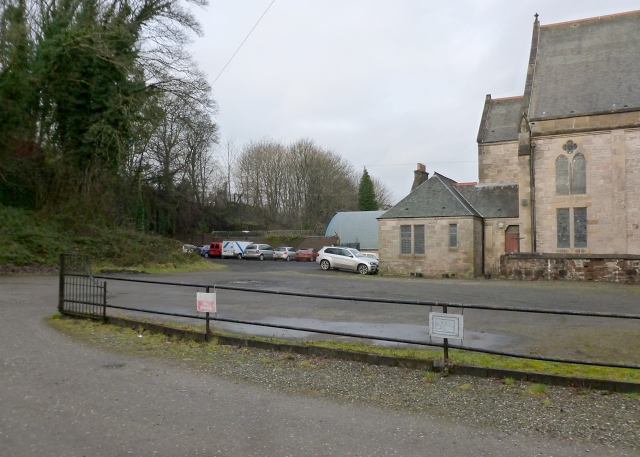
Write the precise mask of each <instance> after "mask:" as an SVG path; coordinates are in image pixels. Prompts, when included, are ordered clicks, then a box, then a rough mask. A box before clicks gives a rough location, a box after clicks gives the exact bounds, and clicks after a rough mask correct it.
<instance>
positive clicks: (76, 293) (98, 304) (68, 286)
mask: <svg viewBox="0 0 640 457" xmlns="http://www.w3.org/2000/svg"><path fill="white" fill-rule="evenodd" d="M107 281H120V282H131V283H141V284H153V285H157V286H165V287H187V288H195V289H205V290H206V291H207V292H209V290H210V289H219V290H229V291H237V292H249V293H256V294H270V295H280V296H291V297H304V298H316V299H324V300H343V301H347V302H349V301H357V302H369V303H383V304H394V305H409V306H425V307H430V308H431V309H432V308H433V307H438V308H442V311H443V312H444V313H447V312H450V311H451V310H452V309H459V310H462V311H463V312H464V310H465V309H474V310H484V311H499V312H508V313H533V314H547V315H564V316H580V317H589V318H601V319H624V320H630V321H635V320H640V315H638V314H628V313H610V312H589V311H572V310H561V309H546V308H531V307H513V306H495V305H481V304H469V303H453V302H439V301H428V300H401V299H392V298H372V297H358V296H349V295H330V294H318V293H305V292H290V291H274V290H264V289H255V288H249V287H239V286H226V285H216V284H203V283H185V282H168V281H152V280H147V279H137V278H121V277H113V276H101V275H92V274H91V270H90V268H89V259H88V258H87V257H86V256H80V255H70V254H62V255H61V256H60V287H59V300H58V309H59V312H60V313H62V314H70V315H76V316H82V317H89V318H94V319H96V318H97V319H106V316H107V308H112V309H119V310H126V311H133V312H140V313H148V314H156V315H164V316H175V317H182V318H188V319H196V320H205V322H206V338H207V339H208V338H209V325H210V321H214V322H226V323H232V324H243V325H250V326H257V327H269V328H274V329H284V330H292V331H301V332H310V333H319V334H326V335H334V336H341V337H353V338H365V339H370V340H376V341H386V342H393V343H404V344H413V345H419V346H431V347H441V348H443V349H444V354H445V360H446V359H447V355H448V350H449V349H460V350H465V351H472V352H479V353H485V354H493V355H501V356H508V357H518V358H524V359H531V360H541V361H548V362H564V363H572V364H580V365H593V366H603V367H612V368H632V369H640V365H636V364H630V363H615V362H601V361H593V360H576V359H568V358H561V357H551V356H542V355H536V354H519V353H513V352H506V351H499V350H493V349H486V348H478V347H470V346H464V345H462V344H450V343H449V341H448V339H447V338H444V339H443V340H442V343H440V342H438V341H433V340H432V338H431V336H430V337H429V340H428V341H425V340H415V339H408V338H395V337H393V338H392V337H386V336H382V335H365V334H360V333H353V332H344V331H334V330H328V329H318V328H311V327H302V326H295V325H282V324H275V323H264V322H260V321H248V320H241V319H231V318H225V317H218V316H217V315H216V316H213V317H211V316H210V314H209V313H206V314H205V316H202V315H199V314H184V313H173V312H165V311H160V310H149V309H141V308H135V307H128V306H118V305H110V304H108V303H107ZM463 341H464V340H463Z"/></svg>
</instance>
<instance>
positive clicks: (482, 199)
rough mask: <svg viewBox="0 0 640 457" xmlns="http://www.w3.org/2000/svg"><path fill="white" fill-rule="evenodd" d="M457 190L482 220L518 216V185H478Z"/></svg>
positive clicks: (461, 187)
mask: <svg viewBox="0 0 640 457" xmlns="http://www.w3.org/2000/svg"><path fill="white" fill-rule="evenodd" d="M457 189H458V192H460V194H461V195H462V196H463V197H464V198H465V199H466V200H467V201H468V202H469V204H471V205H472V206H473V207H474V208H475V210H476V211H477V212H478V213H480V215H481V216H482V217H484V218H489V217H510V218H517V217H519V215H520V206H519V203H518V198H519V196H518V184H479V185H476V186H460V187H457Z"/></svg>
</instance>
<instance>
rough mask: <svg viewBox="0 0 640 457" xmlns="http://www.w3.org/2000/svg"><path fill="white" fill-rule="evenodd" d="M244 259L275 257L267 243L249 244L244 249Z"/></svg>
mask: <svg viewBox="0 0 640 457" xmlns="http://www.w3.org/2000/svg"><path fill="white" fill-rule="evenodd" d="M244 258H245V259H260V260H264V259H275V258H276V256H275V251H274V250H273V248H272V247H271V246H269V245H268V244H250V245H249V246H247V248H246V249H245V250H244Z"/></svg>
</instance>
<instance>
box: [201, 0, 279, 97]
mask: <svg viewBox="0 0 640 457" xmlns="http://www.w3.org/2000/svg"><path fill="white" fill-rule="evenodd" d="M275 2H276V0H273V1H272V2H271V3H269V6H267V9H266V10H264V13H262V16H260V19H258V22H256V23H255V25H254V26H253V28H252V29H251V30H250V31H249V33H247V36H246V37H244V40H242V43H240V46H238V49H236V52H234V53H233V55H232V56H231V58H230V59H229V61H228V62H227V63H226V65H225V66H224V67H223V68H222V70H220V73H218V76H216V79H214V80H213V83H212V84H211V85H212V86H213V85H214V84H215V83H216V81H217V80H218V78H219V77H220V75H221V74H222V73H223V72H224V70H225V69H226V68H227V66H228V65H229V64H230V63H231V61H232V60H233V58H234V57H235V56H236V54H237V53H238V51H239V50H240V48H241V47H242V45H243V44H244V42H245V41H247V39H248V38H249V36H250V35H251V33H252V32H253V30H254V29H255V28H256V27H257V26H258V24H259V23H260V21H261V20H262V18H263V17H264V15H265V14H267V11H269V8H271V5H273V4H274V3H275Z"/></svg>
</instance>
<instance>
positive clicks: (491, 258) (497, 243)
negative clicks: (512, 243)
mask: <svg viewBox="0 0 640 457" xmlns="http://www.w3.org/2000/svg"><path fill="white" fill-rule="evenodd" d="M500 224H502V227H500ZM518 224H519V219H505V218H500V219H498V218H495V219H485V220H484V271H485V273H491V274H492V275H493V276H494V277H497V276H498V275H499V273H500V256H501V255H503V254H504V253H505V232H506V231H507V228H509V227H510V226H512V225H518ZM520 236H521V237H522V236H523V235H522V233H521V234H520ZM522 241H524V240H521V243H522ZM520 250H521V251H522V246H521V247H520Z"/></svg>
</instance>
